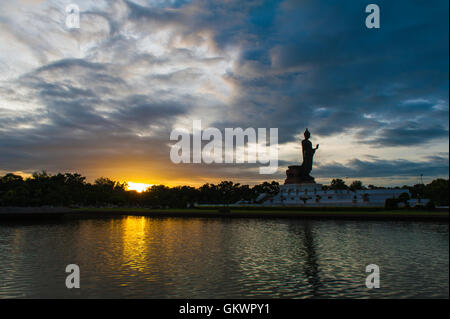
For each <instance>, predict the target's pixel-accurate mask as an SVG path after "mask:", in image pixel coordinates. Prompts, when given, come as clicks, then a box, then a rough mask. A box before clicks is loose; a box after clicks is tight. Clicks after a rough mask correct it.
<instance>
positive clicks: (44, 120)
mask: <svg viewBox="0 0 450 319" xmlns="http://www.w3.org/2000/svg"><path fill="white" fill-rule="evenodd" d="M71 3H73V4H76V5H78V7H79V8H80V28H79V29H70V28H68V27H67V26H66V23H65V22H66V12H65V8H66V7H67V5H69V4H71ZM369 3H376V4H377V5H378V6H379V8H380V28H379V29H368V28H366V26H365V19H366V16H367V15H368V13H366V12H365V7H366V6H367V5H368V4H369ZM448 6H449V3H448V1H447V0H439V1H437V0H436V1H418V0H417V1H413V0H408V1H403V0H398V1H380V0H373V1H371V2H370V1H369V2H368V1H360V0H341V1H332V0H329V1H324V0H284V1H262V0H254V1H253V0H249V1H241V0H221V1H215V0H212V1H206V0H199V1H197V0H192V1H188V0H185V1H183V0H180V1H178V0H171V1H162V0H148V1H146V0H133V1H132V0H129V1H121V0H117V1H101V0H100V1H81V0H79V1H75V0H71V1H44V0H17V1H7V0H0V175H1V174H5V173H7V172H16V173H19V174H24V176H26V175H27V174H30V173H32V172H34V171H41V170H46V171H47V172H49V173H57V172H78V173H81V174H82V175H84V176H87V177H88V180H90V181H93V180H94V179H95V178H97V177H100V176H106V177H110V178H112V179H115V180H120V181H133V182H137V183H149V184H165V185H169V186H174V185H193V186H198V185H201V184H203V183H206V182H212V183H215V182H218V181H221V180H232V181H235V182H240V183H243V184H255V183H259V182H262V181H265V180H268V181H270V180H277V181H279V182H283V180H284V178H285V171H286V169H287V166H288V165H295V164H299V162H300V161H301V158H300V152H301V149H300V145H301V144H300V143H301V139H302V136H303V132H304V130H305V128H308V129H309V131H310V132H311V141H312V143H313V144H314V145H315V144H320V148H319V150H318V151H317V152H316V155H315V157H314V167H313V170H312V172H311V175H313V176H314V177H315V178H316V181H317V182H320V183H324V184H328V183H329V182H330V180H331V179H332V178H342V179H344V180H346V181H348V182H351V181H352V180H355V179H358V180H362V181H363V183H364V184H375V185H386V186H394V185H400V186H401V185H403V184H416V183H418V181H419V176H420V174H423V180H424V182H425V183H427V182H430V181H431V180H433V179H434V178H437V177H442V178H448V175H449V173H448V172H449V135H448V134H449V132H448V122H449V113H448V112H449V94H448V85H449V83H448V79H449V76H448V70H449V64H448V63H449V46H448V44H449V42H448V36H449V34H448V32H449V28H448V26H449V18H448V9H449V8H448ZM193 120H201V121H202V127H203V128H206V127H216V128H218V129H219V130H221V131H223V130H224V129H225V128H236V127H241V128H244V129H245V128H248V127H251V128H278V138H279V145H278V149H279V169H278V171H277V172H276V173H275V174H272V175H260V174H259V166H260V164H249V163H243V164H205V163H200V164H193V163H190V164H186V163H181V164H174V163H172V162H171V161H170V148H171V145H173V144H174V143H175V142H174V141H171V140H170V139H169V136H170V133H171V131H172V130H173V129H175V128H186V129H189V130H191V129H192V121H193Z"/></svg>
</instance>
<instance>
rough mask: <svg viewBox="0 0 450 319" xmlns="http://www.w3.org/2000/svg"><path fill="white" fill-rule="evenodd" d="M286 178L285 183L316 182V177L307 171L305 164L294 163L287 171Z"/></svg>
mask: <svg viewBox="0 0 450 319" xmlns="http://www.w3.org/2000/svg"><path fill="white" fill-rule="evenodd" d="M286 176H287V177H286V180H285V181H284V184H315V183H316V182H315V181H314V177H312V176H310V175H309V174H307V173H305V171H304V170H303V166H301V165H292V166H289V167H288V170H287V171H286Z"/></svg>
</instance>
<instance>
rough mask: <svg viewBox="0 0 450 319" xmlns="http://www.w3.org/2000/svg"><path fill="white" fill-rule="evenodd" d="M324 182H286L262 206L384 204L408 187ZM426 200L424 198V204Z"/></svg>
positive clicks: (407, 191)
mask: <svg viewBox="0 0 450 319" xmlns="http://www.w3.org/2000/svg"><path fill="white" fill-rule="evenodd" d="M322 186H323V185H322V184H315V183H311V184H284V185H280V192H279V193H278V194H276V195H275V196H273V197H271V198H267V199H266V200H265V201H263V203H262V204H261V205H262V206H384V204H385V201H386V199H388V198H397V197H398V196H399V195H400V194H402V193H407V194H408V195H411V194H410V193H409V190H407V189H370V190H369V189H368V190H356V191H351V190H322ZM425 203H426V202H425V201H424V200H423V204H425Z"/></svg>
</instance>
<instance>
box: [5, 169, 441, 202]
mask: <svg viewBox="0 0 450 319" xmlns="http://www.w3.org/2000/svg"><path fill="white" fill-rule="evenodd" d="M448 185H449V181H448V180H445V179H436V180H434V181H432V182H431V183H429V184H427V185H424V184H416V185H414V186H406V185H404V186H403V187H401V188H403V189H407V190H409V191H410V193H411V197H413V198H429V199H431V200H432V201H433V202H434V203H435V204H436V205H448V202H449V195H448ZM324 188H326V189H350V190H358V189H377V188H382V187H376V186H373V185H369V186H367V187H366V186H364V185H363V184H362V182H361V181H353V182H352V183H351V184H350V186H347V185H346V183H345V182H344V181H343V180H342V179H333V180H332V181H331V184H330V185H327V186H324ZM278 192H279V184H278V182H275V181H272V182H270V183H269V182H264V183H261V184H258V185H255V186H252V187H251V186H249V185H241V184H239V183H233V182H231V181H222V182H220V183H218V184H210V183H207V184H204V185H202V186H200V187H198V188H196V187H191V186H176V187H168V186H165V185H154V186H151V187H149V188H147V190H145V191H143V192H141V193H138V192H136V191H134V190H128V189H127V183H121V182H118V181H114V180H111V179H109V178H105V177H101V178H98V179H96V180H95V181H94V182H93V183H89V182H87V181H86V178H85V177H84V176H82V175H80V174H78V173H58V174H56V175H51V174H48V173H46V172H45V171H43V172H35V173H34V174H33V175H32V176H31V177H29V178H26V179H24V178H22V176H19V175H15V174H13V173H8V174H6V175H4V176H1V177H0V206H46V205H47V206H97V207H104V206H112V205H113V206H130V207H132V206H135V207H173V208H182V207H183V208H184V207H190V206H192V205H193V204H225V205H226V204H232V203H236V202H237V201H240V200H244V201H246V202H249V203H258V202H261V201H262V200H264V196H263V195H262V194H267V195H268V196H271V195H275V194H277V193H278Z"/></svg>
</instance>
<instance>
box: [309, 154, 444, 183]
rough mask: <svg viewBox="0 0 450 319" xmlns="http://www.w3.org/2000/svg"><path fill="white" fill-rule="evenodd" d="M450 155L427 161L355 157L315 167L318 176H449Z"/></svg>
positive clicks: (431, 158) (430, 158)
mask: <svg viewBox="0 0 450 319" xmlns="http://www.w3.org/2000/svg"><path fill="white" fill-rule="evenodd" d="M448 170H449V164H448V156H447V157H442V156H434V157H429V158H427V160H426V161H423V160H421V161H419V162H412V161H408V160H394V161H392V160H380V159H377V160H371V161H364V160H359V159H353V160H351V161H349V162H348V163H346V164H345V165H343V164H338V163H335V164H326V165H321V166H319V167H317V168H315V169H314V174H315V176H317V177H329V178H331V177H340V178H342V177H350V178H361V177H399V176H419V175H420V174H424V175H425V176H448Z"/></svg>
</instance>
